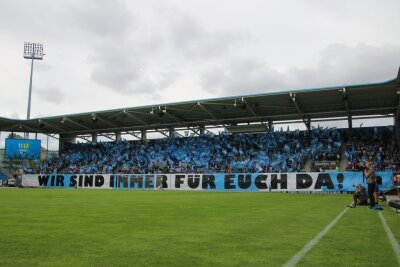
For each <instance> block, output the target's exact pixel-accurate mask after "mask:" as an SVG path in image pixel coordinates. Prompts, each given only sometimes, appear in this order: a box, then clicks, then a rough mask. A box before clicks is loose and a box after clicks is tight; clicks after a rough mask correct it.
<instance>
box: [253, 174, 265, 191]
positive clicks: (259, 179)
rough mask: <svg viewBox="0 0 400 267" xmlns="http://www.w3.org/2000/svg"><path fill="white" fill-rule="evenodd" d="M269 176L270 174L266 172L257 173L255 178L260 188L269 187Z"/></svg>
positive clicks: (255, 182)
mask: <svg viewBox="0 0 400 267" xmlns="http://www.w3.org/2000/svg"><path fill="white" fill-rule="evenodd" d="M267 178H268V175H265V174H260V175H257V177H256V179H255V180H254V184H255V185H256V187H257V188H258V189H268V186H267Z"/></svg>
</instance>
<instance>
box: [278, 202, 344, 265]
mask: <svg viewBox="0 0 400 267" xmlns="http://www.w3.org/2000/svg"><path fill="white" fill-rule="evenodd" d="M348 209H349V208H345V209H344V210H343V211H342V212H341V213H340V214H339V215H338V216H337V217H336V218H335V219H333V221H332V222H331V223H330V224H328V225H327V226H326V227H325V229H324V230H322V231H321V232H320V233H319V234H318V235H316V236H315V237H314V238H313V239H312V240H311V241H310V242H308V243H307V244H306V245H305V246H304V247H303V248H302V249H301V250H300V251H299V252H297V253H296V254H295V255H294V256H293V258H291V259H290V260H289V261H287V262H286V263H285V264H284V265H283V266H285V267H292V266H296V264H297V263H299V261H300V260H301V259H302V258H303V257H304V255H306V254H307V252H309V251H310V250H311V249H312V248H313V247H314V246H315V245H316V244H317V243H318V242H319V241H320V240H321V238H322V237H324V235H325V234H326V233H328V232H329V230H331V228H332V227H333V226H334V225H335V224H336V223H337V222H338V221H339V220H340V218H342V216H343V215H344V214H345V213H346V212H347V210H348Z"/></svg>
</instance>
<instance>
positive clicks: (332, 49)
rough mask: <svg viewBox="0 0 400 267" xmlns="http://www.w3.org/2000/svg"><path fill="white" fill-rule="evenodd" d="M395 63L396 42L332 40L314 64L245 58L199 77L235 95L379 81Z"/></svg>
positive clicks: (399, 59) (208, 86)
mask: <svg viewBox="0 0 400 267" xmlns="http://www.w3.org/2000/svg"><path fill="white" fill-rule="evenodd" d="M399 64H400V46H395V45H385V46H381V47H374V46H370V45H365V44H359V45H357V46H355V47H350V46H347V45H343V44H334V45H330V46H328V47H327V48H326V49H325V50H324V51H322V52H321V60H320V61H319V64H318V65H317V66H316V67H315V68H290V69H287V70H286V71H278V70H276V69H274V68H272V67H270V66H269V65H268V64H267V63H264V62H261V61H258V60H254V59H245V60H236V61H231V62H229V63H228V64H222V65H221V66H218V67H213V68H210V69H209V70H207V71H205V72H204V73H203V74H202V75H201V79H202V86H203V89H204V90H207V91H210V92H218V94H219V95H237V94H247V93H260V92H265V91H276V90H279V89H281V90H282V89H293V88H294V89H303V88H315V87H325V86H337V85H350V84H358V83H369V82H380V81H385V80H388V79H390V78H394V77H395V75H396V74H397V70H398V68H399Z"/></svg>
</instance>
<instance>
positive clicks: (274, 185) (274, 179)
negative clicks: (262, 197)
mask: <svg viewBox="0 0 400 267" xmlns="http://www.w3.org/2000/svg"><path fill="white" fill-rule="evenodd" d="M279 176H280V179H278V174H271V189H278V184H280V189H287V174H283V173H282V174H279Z"/></svg>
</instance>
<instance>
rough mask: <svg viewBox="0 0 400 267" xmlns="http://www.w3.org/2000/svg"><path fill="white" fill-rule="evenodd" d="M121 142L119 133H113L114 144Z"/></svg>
mask: <svg viewBox="0 0 400 267" xmlns="http://www.w3.org/2000/svg"><path fill="white" fill-rule="evenodd" d="M121 140H122V137H121V132H116V133H115V142H120V141H121Z"/></svg>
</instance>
